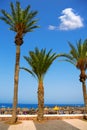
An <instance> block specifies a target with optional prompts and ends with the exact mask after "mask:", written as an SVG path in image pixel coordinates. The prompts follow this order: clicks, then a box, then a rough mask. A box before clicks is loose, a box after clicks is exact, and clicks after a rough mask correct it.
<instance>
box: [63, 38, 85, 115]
mask: <svg viewBox="0 0 87 130" xmlns="http://www.w3.org/2000/svg"><path fill="white" fill-rule="evenodd" d="M69 46H70V48H71V50H70V53H69V54H62V55H61V56H63V57H66V58H67V59H64V61H68V62H70V63H72V64H73V65H75V66H76V68H77V69H79V70H80V72H81V73H80V79H79V80H80V82H82V88H83V97H84V104H85V112H86V113H87V92H86V83H85V81H86V79H87V75H86V69H87V40H85V41H84V42H83V44H82V41H81V40H79V41H78V43H77V46H76V47H75V46H74V45H73V44H71V43H70V42H69Z"/></svg>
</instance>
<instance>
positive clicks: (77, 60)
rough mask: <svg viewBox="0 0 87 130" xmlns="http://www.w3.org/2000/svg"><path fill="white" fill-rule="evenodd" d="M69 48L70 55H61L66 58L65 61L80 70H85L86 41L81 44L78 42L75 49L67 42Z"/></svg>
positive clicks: (86, 62) (86, 61) (86, 63)
mask: <svg viewBox="0 0 87 130" xmlns="http://www.w3.org/2000/svg"><path fill="white" fill-rule="evenodd" d="M69 46H70V48H71V50H70V53H69V54H63V55H62V56H64V57H66V58H67V59H65V61H68V62H71V63H72V64H74V65H75V66H76V67H77V68H78V69H80V70H82V69H84V70H85V69H86V68H87V40H85V41H84V42H83V43H82V41H81V40H79V42H78V43H77V44H76V47H75V46H74V45H73V44H71V43H70V42H69Z"/></svg>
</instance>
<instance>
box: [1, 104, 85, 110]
mask: <svg viewBox="0 0 87 130" xmlns="http://www.w3.org/2000/svg"><path fill="white" fill-rule="evenodd" d="M54 106H60V107H66V106H70V107H84V104H56V103H54V104H53V103H52V104H49V103H48V104H44V107H51V108H52V107H54ZM17 107H20V108H29V109H30V108H34V109H36V108H38V104H25V103H23V104H22V103H19V104H18V105H17ZM0 108H12V103H0Z"/></svg>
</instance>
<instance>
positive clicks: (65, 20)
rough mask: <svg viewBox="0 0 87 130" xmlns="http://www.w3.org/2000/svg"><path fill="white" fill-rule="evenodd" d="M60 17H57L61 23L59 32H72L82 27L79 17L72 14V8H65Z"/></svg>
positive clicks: (81, 20)
mask: <svg viewBox="0 0 87 130" xmlns="http://www.w3.org/2000/svg"><path fill="white" fill-rule="evenodd" d="M62 14H63V15H62V16H60V17H59V19H60V21H61V23H60V25H59V29H60V30H73V29H77V28H81V27H83V26H84V25H83V19H82V18H81V17H80V15H77V14H75V13H74V12H73V9H72V8H67V9H64V10H63V11H62Z"/></svg>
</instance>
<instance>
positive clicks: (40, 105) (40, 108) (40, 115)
mask: <svg viewBox="0 0 87 130" xmlns="http://www.w3.org/2000/svg"><path fill="white" fill-rule="evenodd" d="M43 115H44V87H43V81H42V80H40V81H39V84H38V116H37V120H38V121H42V120H43Z"/></svg>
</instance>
